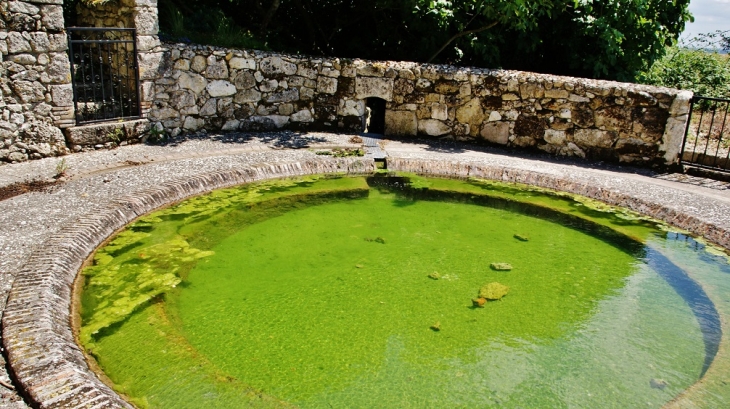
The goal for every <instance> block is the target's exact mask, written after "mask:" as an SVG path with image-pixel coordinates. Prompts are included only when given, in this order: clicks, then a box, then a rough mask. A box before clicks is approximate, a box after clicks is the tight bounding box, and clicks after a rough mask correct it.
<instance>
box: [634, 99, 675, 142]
mask: <svg viewBox="0 0 730 409" xmlns="http://www.w3.org/2000/svg"><path fill="white" fill-rule="evenodd" d="M632 117H633V120H632V121H631V122H632V124H633V132H634V133H635V134H637V135H641V138H642V139H644V140H645V141H647V142H657V141H659V139H661V137H662V135H663V134H664V128H665V127H666V126H667V119H669V112H667V111H666V110H664V109H661V108H658V107H646V108H645V107H636V108H634V110H633V114H632Z"/></svg>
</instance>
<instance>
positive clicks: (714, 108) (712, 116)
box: [679, 96, 730, 172]
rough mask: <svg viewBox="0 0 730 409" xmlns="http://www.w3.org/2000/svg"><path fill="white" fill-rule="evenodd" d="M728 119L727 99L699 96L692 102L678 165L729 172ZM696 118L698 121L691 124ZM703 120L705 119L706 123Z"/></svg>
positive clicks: (729, 102) (729, 128) (728, 107)
mask: <svg viewBox="0 0 730 409" xmlns="http://www.w3.org/2000/svg"><path fill="white" fill-rule="evenodd" d="M696 114H699V115H696ZM728 115H730V99H727V98H715V97H702V96H695V97H693V98H692V101H691V104H690V112H689V115H688V118H687V126H686V128H685V132H684V139H683V141H682V149H681V150H680V157H679V161H680V164H682V165H687V166H693V167H698V168H704V169H710V170H714V171H719V172H730V126H728ZM697 116H699V121H694V119H695V118H697ZM706 117H709V118H707V121H705V119H706ZM708 122H709V123H708ZM692 137H694V138H692ZM715 138H716V139H717V141H715V140H714V139H715ZM691 139H693V140H691ZM690 143H691V144H692V145H691V153H690Z"/></svg>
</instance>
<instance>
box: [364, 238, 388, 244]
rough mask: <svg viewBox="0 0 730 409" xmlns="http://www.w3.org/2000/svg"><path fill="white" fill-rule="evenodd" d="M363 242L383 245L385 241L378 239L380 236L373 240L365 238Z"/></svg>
mask: <svg viewBox="0 0 730 409" xmlns="http://www.w3.org/2000/svg"><path fill="white" fill-rule="evenodd" d="M365 241H369V242H375V243H380V244H385V239H384V238H382V237H380V236H378V237H376V238H374V239H373V238H370V237H365Z"/></svg>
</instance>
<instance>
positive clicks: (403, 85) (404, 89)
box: [393, 78, 415, 95]
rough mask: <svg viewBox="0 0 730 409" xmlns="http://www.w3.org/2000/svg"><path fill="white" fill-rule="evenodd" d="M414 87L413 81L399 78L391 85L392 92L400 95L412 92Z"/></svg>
mask: <svg viewBox="0 0 730 409" xmlns="http://www.w3.org/2000/svg"><path fill="white" fill-rule="evenodd" d="M414 89H415V85H414V83H413V81H409V80H405V79H402V78H399V79H397V80H395V82H394V83H393V92H395V93H396V94H400V95H406V94H410V93H412V92H413V90H414Z"/></svg>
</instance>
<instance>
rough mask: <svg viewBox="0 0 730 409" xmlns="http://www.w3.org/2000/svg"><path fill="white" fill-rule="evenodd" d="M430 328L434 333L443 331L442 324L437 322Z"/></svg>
mask: <svg viewBox="0 0 730 409" xmlns="http://www.w3.org/2000/svg"><path fill="white" fill-rule="evenodd" d="M429 328H431V330H432V331H441V323H440V322H439V321H436V323H435V324H433V325H431V326H430V327H429Z"/></svg>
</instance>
